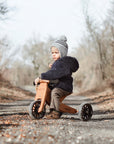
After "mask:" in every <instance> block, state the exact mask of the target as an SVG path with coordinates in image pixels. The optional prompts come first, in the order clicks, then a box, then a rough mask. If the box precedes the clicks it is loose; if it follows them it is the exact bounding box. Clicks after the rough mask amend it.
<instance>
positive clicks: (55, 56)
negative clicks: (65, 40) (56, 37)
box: [51, 47, 60, 61]
mask: <svg viewBox="0 0 114 144" xmlns="http://www.w3.org/2000/svg"><path fill="white" fill-rule="evenodd" d="M51 53H52V58H53V60H54V61H56V60H58V59H59V58H60V52H59V50H58V49H57V48H56V47H52V48H51Z"/></svg>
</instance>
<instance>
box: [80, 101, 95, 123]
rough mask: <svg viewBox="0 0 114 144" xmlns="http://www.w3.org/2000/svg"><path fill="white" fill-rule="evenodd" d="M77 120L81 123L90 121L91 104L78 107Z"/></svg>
mask: <svg viewBox="0 0 114 144" xmlns="http://www.w3.org/2000/svg"><path fill="white" fill-rule="evenodd" d="M78 115H79V118H80V119H81V120H82V121H88V120H90V119H91V117H92V115H93V108H92V106H91V104H89V103H86V102H84V103H82V104H81V105H80V106H79V113H78Z"/></svg>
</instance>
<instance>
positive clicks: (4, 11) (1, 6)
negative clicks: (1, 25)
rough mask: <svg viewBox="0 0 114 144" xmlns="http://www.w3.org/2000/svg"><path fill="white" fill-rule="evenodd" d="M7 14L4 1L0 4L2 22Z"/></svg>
mask: <svg viewBox="0 0 114 144" xmlns="http://www.w3.org/2000/svg"><path fill="white" fill-rule="evenodd" d="M8 12H9V8H8V7H7V4H6V1H2V2H0V20H4V19H5V18H6V17H5V16H6V14H7V13H8Z"/></svg>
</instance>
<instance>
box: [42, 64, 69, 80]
mask: <svg viewBox="0 0 114 144" xmlns="http://www.w3.org/2000/svg"><path fill="white" fill-rule="evenodd" d="M69 74H71V72H70V69H69V68H68V67H67V66H66V65H64V64H60V63H59V64H58V63H57V64H56V69H53V68H52V69H51V70H49V71H47V72H45V73H42V74H41V79H46V80H55V79H59V78H61V77H63V76H67V75H69Z"/></svg>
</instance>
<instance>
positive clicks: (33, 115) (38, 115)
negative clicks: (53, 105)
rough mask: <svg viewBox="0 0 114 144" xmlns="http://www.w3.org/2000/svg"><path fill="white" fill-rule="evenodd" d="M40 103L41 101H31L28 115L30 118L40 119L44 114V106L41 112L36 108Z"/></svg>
mask: <svg viewBox="0 0 114 144" xmlns="http://www.w3.org/2000/svg"><path fill="white" fill-rule="evenodd" d="M40 105H41V101H40V100H37V101H33V102H32V103H31V104H30V106H29V115H30V117H31V118H32V119H41V118H42V117H43V116H44V115H45V111H46V110H45V107H44V109H43V111H42V112H40V113H38V109H39V107H40Z"/></svg>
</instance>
